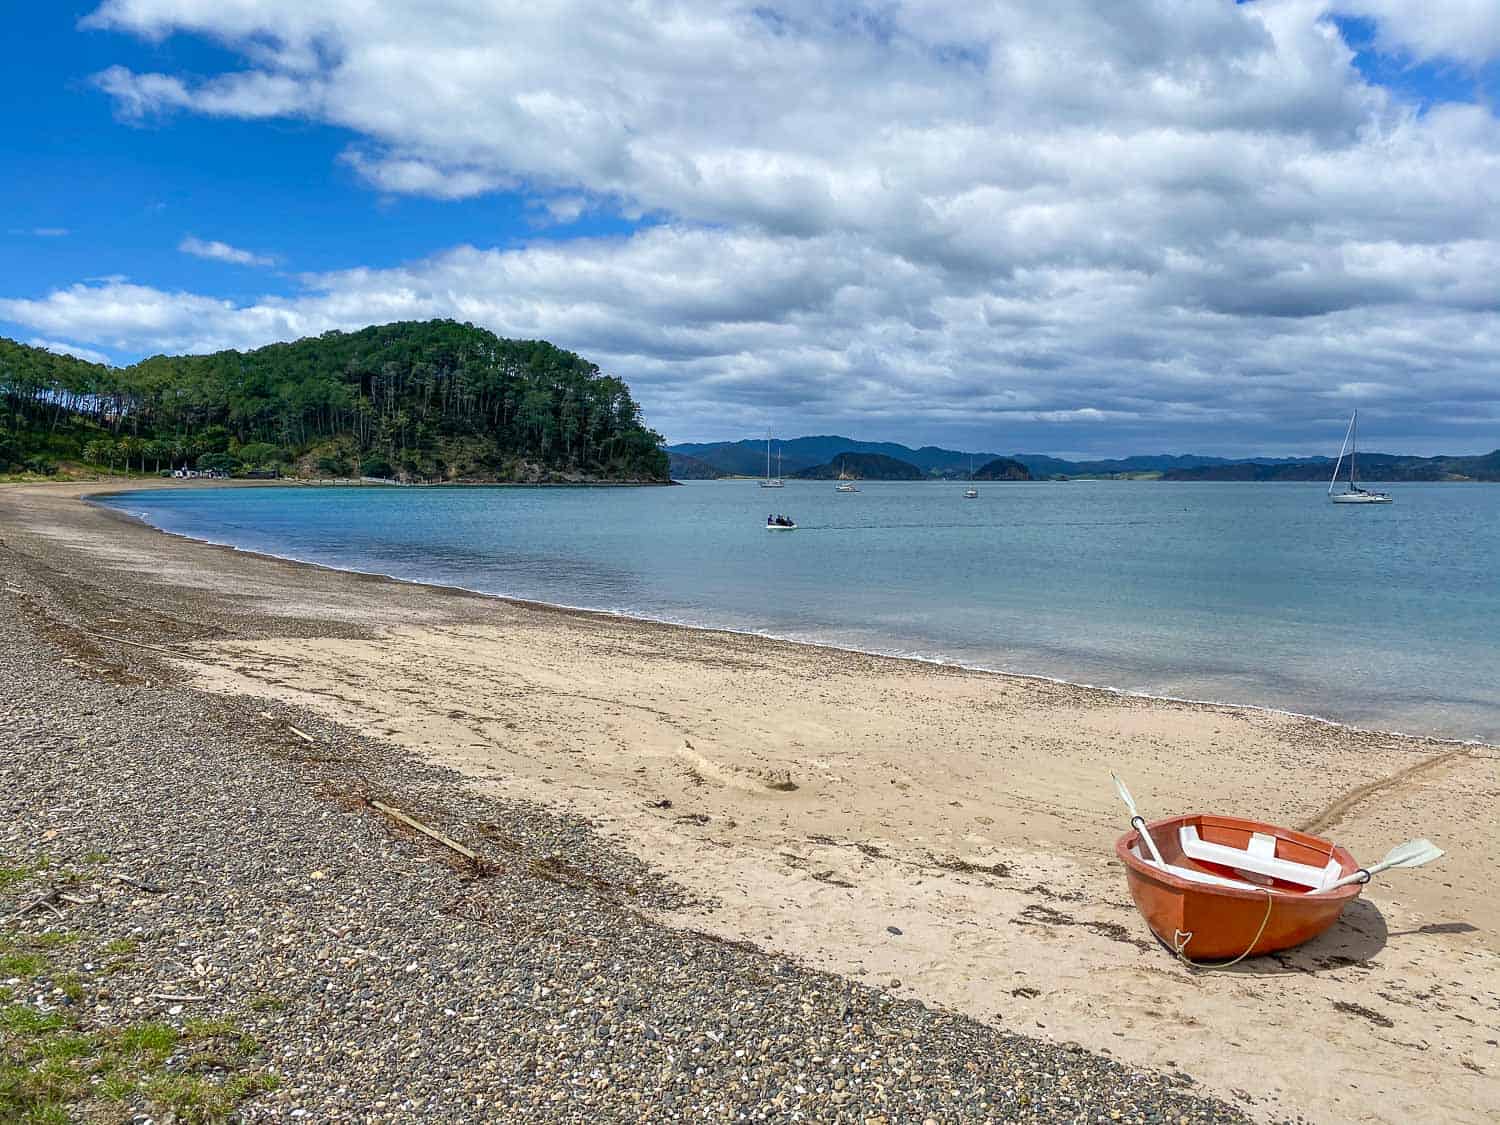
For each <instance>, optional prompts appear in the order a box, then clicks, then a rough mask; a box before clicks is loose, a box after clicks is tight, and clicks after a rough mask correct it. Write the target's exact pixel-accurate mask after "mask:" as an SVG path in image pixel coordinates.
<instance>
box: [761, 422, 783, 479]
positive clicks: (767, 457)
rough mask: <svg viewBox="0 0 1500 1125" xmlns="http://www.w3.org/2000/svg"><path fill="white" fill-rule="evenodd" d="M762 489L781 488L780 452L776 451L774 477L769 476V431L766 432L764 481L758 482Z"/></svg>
mask: <svg viewBox="0 0 1500 1125" xmlns="http://www.w3.org/2000/svg"><path fill="white" fill-rule="evenodd" d="M760 486H761V487H762V488H782V487H784V485H783V482H782V479H781V450H779V449H778V450H777V451H776V475H775V476H774V477H773V476H772V475H771V431H770V430H767V431H766V479H765V480H763V481H761V482H760Z"/></svg>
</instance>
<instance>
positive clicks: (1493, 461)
mask: <svg viewBox="0 0 1500 1125" xmlns="http://www.w3.org/2000/svg"><path fill="white" fill-rule="evenodd" d="M1332 472H1333V461H1332V459H1331V458H1329V459H1324V460H1321V461H1318V462H1299V463H1292V464H1285V463H1283V464H1274V465H1273V464H1257V463H1240V464H1228V465H1204V466H1199V467H1196V468H1182V469H1172V470H1170V471H1169V472H1167V473H1164V474H1163V475H1162V479H1163V480H1177V481H1192V480H1259V481H1277V480H1288V481H1291V480H1327V479H1328V477H1329V475H1330V474H1331V473H1332ZM1359 475H1360V479H1361V480H1370V481H1443V480H1460V481H1461V480H1473V481H1500V449H1497V450H1495V451H1494V452H1493V453H1486V454H1484V455H1483V456H1482V457H1403V456H1399V455H1395V454H1391V453H1361V454H1360V455H1359Z"/></svg>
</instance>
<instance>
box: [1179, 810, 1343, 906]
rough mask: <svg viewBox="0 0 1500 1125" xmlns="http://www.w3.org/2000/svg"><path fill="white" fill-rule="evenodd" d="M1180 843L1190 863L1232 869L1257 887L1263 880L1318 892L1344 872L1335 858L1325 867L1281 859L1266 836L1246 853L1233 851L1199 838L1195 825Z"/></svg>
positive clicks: (1182, 832) (1255, 838) (1259, 835)
mask: <svg viewBox="0 0 1500 1125" xmlns="http://www.w3.org/2000/svg"><path fill="white" fill-rule="evenodd" d="M1177 840H1178V843H1180V844H1181V845H1182V853H1183V854H1184V855H1185V856H1187V857H1188V858H1189V859H1201V860H1203V861H1204V862H1205V863H1217V864H1219V865H1220V866H1221V867H1232V868H1234V869H1235V870H1236V871H1238V872H1240V873H1241V874H1243V875H1245V876H1246V877H1247V878H1250V879H1251V880H1252V881H1256V882H1257V883H1258V880H1255V876H1260V877H1261V878H1263V879H1279V880H1280V881H1281V882H1283V883H1295V884H1296V885H1297V886H1299V887H1306V888H1307V889H1308V890H1311V891H1318V890H1322V889H1323V888H1324V887H1326V886H1328V885H1329V884H1331V883H1333V882H1334V881H1335V880H1336V879H1338V877H1339V876H1340V874H1342V871H1343V869H1342V868H1341V867H1340V866H1339V861H1338V860H1336V859H1334V858H1333V857H1332V856H1329V857H1328V862H1327V864H1325V865H1324V866H1322V867H1313V866H1312V865H1311V864H1307V863H1295V862H1293V861H1292V860H1289V859H1277V858H1276V837H1275V836H1272V835H1269V834H1267V833H1265V832H1256V833H1254V834H1253V835H1252V836H1251V837H1250V843H1249V845H1248V846H1247V847H1246V848H1244V849H1243V850H1242V849H1240V848H1231V847H1229V846H1228V845H1227V844H1211V843H1209V842H1208V841H1207V840H1205V839H1203V838H1202V837H1200V836H1199V835H1198V829H1197V827H1196V826H1195V825H1192V824H1184V825H1183V826H1182V827H1180V828H1179V829H1178V830H1177Z"/></svg>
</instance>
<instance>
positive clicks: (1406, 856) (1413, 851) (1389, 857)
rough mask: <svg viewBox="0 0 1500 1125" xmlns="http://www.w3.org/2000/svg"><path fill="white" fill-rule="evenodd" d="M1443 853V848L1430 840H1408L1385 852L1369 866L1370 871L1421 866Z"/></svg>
mask: <svg viewBox="0 0 1500 1125" xmlns="http://www.w3.org/2000/svg"><path fill="white" fill-rule="evenodd" d="M1442 854H1443V849H1442V848H1440V847H1438V846H1437V845H1436V844H1434V843H1433V842H1432V841H1431V840H1408V841H1407V842H1406V843H1404V844H1398V845H1397V846H1396V847H1394V848H1392V849H1391V850H1390V851H1388V852H1386V853H1385V858H1384V859H1382V860H1381V861H1380V862H1379V863H1377V864H1376V865H1375V866H1374V867H1372V868H1371V870H1372V871H1377V870H1385V869H1386V868H1388V867H1421V866H1422V864H1424V863H1431V862H1432V861H1433V860H1435V859H1438V858H1439V857H1440V856H1442Z"/></svg>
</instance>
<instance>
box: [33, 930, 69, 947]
mask: <svg viewBox="0 0 1500 1125" xmlns="http://www.w3.org/2000/svg"><path fill="white" fill-rule="evenodd" d="M77 940H78V935H77V934H74V933H69V932H68V931H67V930H48V931H47V932H46V933H41V934H29V935H27V937H26V944H27V945H29V946H31V948H32V949H59V948H61V947H62V946H64V945H72V944H73V943H74V942H75V941H77Z"/></svg>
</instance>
